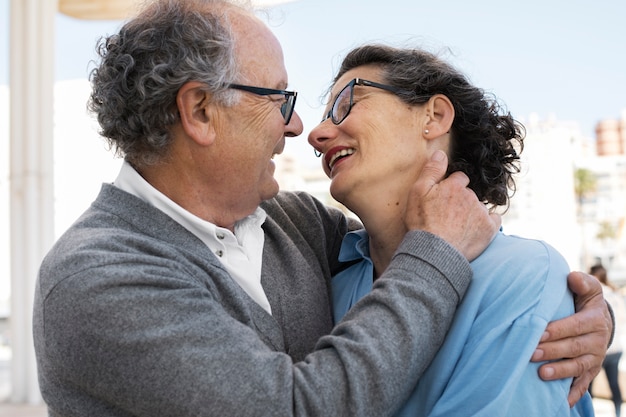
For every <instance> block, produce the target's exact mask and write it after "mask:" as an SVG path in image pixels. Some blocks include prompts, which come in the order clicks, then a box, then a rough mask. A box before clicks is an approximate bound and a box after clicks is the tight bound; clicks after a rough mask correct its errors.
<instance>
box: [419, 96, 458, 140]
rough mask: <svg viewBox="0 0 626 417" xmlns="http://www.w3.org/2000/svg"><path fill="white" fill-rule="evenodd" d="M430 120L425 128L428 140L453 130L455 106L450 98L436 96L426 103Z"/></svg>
mask: <svg viewBox="0 0 626 417" xmlns="http://www.w3.org/2000/svg"><path fill="white" fill-rule="evenodd" d="M426 114H427V117H428V120H427V122H426V125H425V126H424V133H425V135H424V136H425V137H426V138H436V137H439V136H441V135H443V134H446V133H448V132H449V131H450V129H451V128H452V122H453V121H454V106H453V105H452V102H451V101H450V99H449V98H448V97H446V96H445V95H443V94H435V95H434V96H432V97H431V98H430V100H428V103H426Z"/></svg>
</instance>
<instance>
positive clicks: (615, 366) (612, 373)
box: [589, 264, 626, 417]
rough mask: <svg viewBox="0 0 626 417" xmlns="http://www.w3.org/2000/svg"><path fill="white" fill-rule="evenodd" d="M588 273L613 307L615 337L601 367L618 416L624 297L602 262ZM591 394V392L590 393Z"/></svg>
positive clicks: (590, 388)
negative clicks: (598, 282) (599, 285)
mask: <svg viewBox="0 0 626 417" xmlns="http://www.w3.org/2000/svg"><path fill="white" fill-rule="evenodd" d="M589 273H590V274H591V275H593V276H594V277H596V278H597V279H598V281H600V284H602V291H603V293H604V298H605V299H606V300H607V302H608V303H609V304H611V307H613V313H614V314H615V337H614V339H613V344H611V346H610V347H609V350H608V351H607V353H606V357H605V358H604V362H602V367H603V368H604V373H605V374H606V379H607V380H608V382H609V388H610V389H611V400H612V401H613V405H614V406H615V415H616V416H617V417H620V414H621V408H622V391H621V389H620V385H619V361H620V359H621V358H622V352H623V351H624V345H623V341H622V340H621V338H622V337H623V335H624V331H623V330H622V329H623V326H624V325H625V324H626V302H624V298H623V297H622V295H621V294H620V293H619V292H618V288H617V287H616V286H615V285H613V283H612V282H611V281H609V278H608V274H607V271H606V268H605V267H604V266H602V264H596V265H594V266H592V267H591V268H590V269H589ZM592 387H593V381H591V384H589V392H590V393H592ZM592 394H593V393H592Z"/></svg>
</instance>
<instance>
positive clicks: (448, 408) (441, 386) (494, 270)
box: [332, 230, 594, 417]
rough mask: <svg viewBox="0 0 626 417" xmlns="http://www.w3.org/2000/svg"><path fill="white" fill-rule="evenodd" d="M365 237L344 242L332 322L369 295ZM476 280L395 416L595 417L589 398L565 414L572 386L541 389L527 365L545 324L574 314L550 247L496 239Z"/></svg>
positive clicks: (564, 270) (476, 265)
mask: <svg viewBox="0 0 626 417" xmlns="http://www.w3.org/2000/svg"><path fill="white" fill-rule="evenodd" d="M368 241H369V239H368V236H367V233H366V232H365V231H364V230H359V231H355V232H351V233H349V234H348V235H346V236H345V238H344V241H343V243H342V247H341V252H340V255H339V259H340V260H341V261H343V262H348V261H355V260H360V261H359V262H357V263H356V264H354V265H352V266H351V267H349V268H348V269H346V270H344V271H342V272H341V273H339V274H337V275H336V276H335V277H333V281H332V290H333V306H334V313H333V314H334V319H335V321H336V322H338V321H339V320H341V318H342V317H343V315H344V314H345V313H346V311H347V310H348V309H349V308H350V307H351V306H352V305H353V304H354V303H356V302H357V301H358V300H359V299H360V298H361V297H363V296H364V295H365V294H367V293H368V292H369V291H371V289H372V284H373V282H372V281H373V280H372V277H373V265H372V261H371V259H370V256H369V246H368V244H369V242H368ZM471 266H472V269H473V271H474V278H473V280H472V283H471V284H470V287H469V289H468V291H467V293H466V295H465V297H464V298H463V301H462V302H461V304H460V306H459V308H458V310H457V312H456V315H455V318H454V321H453V323H452V326H451V328H450V331H449V332H448V335H447V336H446V340H445V341H444V344H443V346H442V347H441V349H440V350H439V352H438V353H437V355H436V356H435V359H434V360H433V362H432V363H431V365H430V366H429V367H428V369H427V370H426V372H425V373H424V375H422V377H421V378H420V379H419V382H418V385H417V386H416V387H415V389H414V391H413V393H412V395H411V397H410V398H409V400H408V401H407V402H406V404H405V405H404V406H403V408H402V409H401V410H400V411H399V412H398V413H396V416H412V417H414V416H431V417H434V416H445V417H451V416H485V417H493V416H507V417H514V416H519V417H529V416H537V417H548V416H593V415H594V412H593V405H592V401H591V397H590V396H589V394H588V393H586V394H585V396H584V397H583V398H582V399H581V400H580V401H579V402H578V403H577V404H576V405H575V406H574V407H573V408H571V409H570V407H569V405H568V403H567V395H568V393H569V389H570V385H571V383H572V380H571V378H570V379H561V380H558V381H543V380H541V379H540V378H539V376H538V369H539V366H540V365H541V363H535V362H530V357H531V356H532V354H533V352H534V350H535V348H536V347H537V344H538V343H539V339H540V337H541V335H542V334H543V332H544V330H545V328H546V326H547V324H548V322H550V321H552V320H555V319H559V318H562V317H566V316H568V315H571V314H572V313H573V312H574V303H573V297H572V294H571V293H570V291H569V290H568V288H567V280H566V276H567V274H568V273H569V267H568V265H567V263H566V261H565V260H564V259H563V257H562V256H561V255H560V254H559V253H558V252H557V251H556V250H555V249H554V248H552V247H551V246H549V245H548V244H546V243H544V242H541V241H538V240H530V239H524V238H520V237H516V236H508V235H505V234H503V233H498V235H497V236H496V238H495V239H494V241H493V242H492V243H491V245H489V247H488V248H487V249H486V250H485V252H483V254H482V255H481V256H479V257H478V258H477V259H476V260H474V261H473V262H472V263H471Z"/></svg>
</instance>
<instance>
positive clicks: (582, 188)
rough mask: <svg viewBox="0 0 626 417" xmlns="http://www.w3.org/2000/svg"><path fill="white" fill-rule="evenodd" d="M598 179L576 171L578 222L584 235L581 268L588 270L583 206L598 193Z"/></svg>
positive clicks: (582, 169)
mask: <svg viewBox="0 0 626 417" xmlns="http://www.w3.org/2000/svg"><path fill="white" fill-rule="evenodd" d="M597 183H598V179H597V177H596V175H595V174H594V173H593V172H592V171H590V170H588V169H585V168H577V169H576V170H575V171H574V193H575V194H576V201H577V203H578V204H577V205H578V222H579V223H580V230H581V233H582V251H581V259H580V261H581V266H582V267H583V268H585V269H586V268H587V266H588V264H589V262H587V258H588V254H587V242H586V241H587V239H586V237H585V219H584V210H583V205H584V203H585V199H586V198H587V197H588V196H589V195H590V194H592V193H594V192H595V191H596V188H597Z"/></svg>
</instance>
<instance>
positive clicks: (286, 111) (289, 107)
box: [227, 84, 298, 125]
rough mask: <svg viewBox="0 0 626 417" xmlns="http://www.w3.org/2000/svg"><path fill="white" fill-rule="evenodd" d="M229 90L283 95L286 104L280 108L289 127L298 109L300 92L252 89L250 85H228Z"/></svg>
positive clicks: (261, 94)
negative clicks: (297, 98) (297, 100)
mask: <svg viewBox="0 0 626 417" xmlns="http://www.w3.org/2000/svg"><path fill="white" fill-rule="evenodd" d="M227 87H228V88H234V89H235V90H242V91H247V92H249V93H252V94H256V95H259V96H271V95H283V96H285V102H284V103H283V104H281V106H280V112H281V113H282V115H283V118H284V119H285V124H286V125H288V124H289V121H290V120H291V116H292V115H293V109H294V108H295V107H296V97H297V96H298V92H296V91H287V90H275V89H273V88H263V87H252V86H250V85H242V84H228V85H227Z"/></svg>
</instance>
